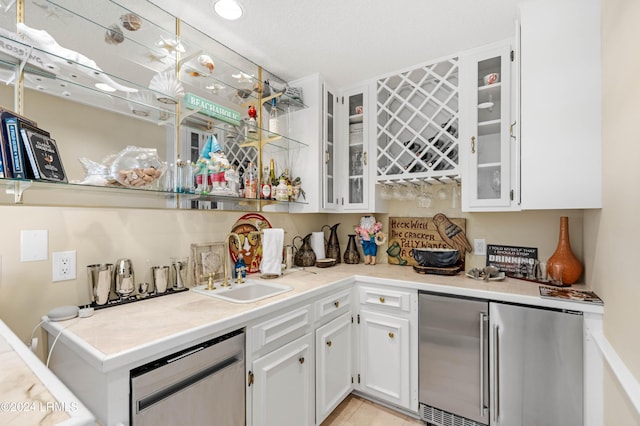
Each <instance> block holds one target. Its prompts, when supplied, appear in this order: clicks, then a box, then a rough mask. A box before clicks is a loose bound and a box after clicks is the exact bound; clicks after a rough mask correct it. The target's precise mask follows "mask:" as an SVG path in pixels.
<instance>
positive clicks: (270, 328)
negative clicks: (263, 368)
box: [251, 305, 311, 352]
mask: <svg viewBox="0 0 640 426" xmlns="http://www.w3.org/2000/svg"><path fill="white" fill-rule="evenodd" d="M310 308H311V307H310V305H306V306H304V307H302V308H299V309H296V310H294V311H291V312H287V313H285V314H282V315H279V316H277V317H275V318H272V319H269V320H267V321H265V322H263V323H260V324H258V325H256V326H253V327H251V336H252V344H253V347H252V350H253V351H254V352H255V351H258V350H260V349H262V348H263V347H264V346H267V345H271V344H274V345H275V346H282V345H284V344H286V343H287V342H289V341H292V340H293V339H295V338H297V337H300V336H302V335H304V334H305V333H306V332H307V330H309V328H310V326H311V309H310Z"/></svg>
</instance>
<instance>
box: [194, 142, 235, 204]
mask: <svg viewBox="0 0 640 426" xmlns="http://www.w3.org/2000/svg"><path fill="white" fill-rule="evenodd" d="M230 169H231V163H229V160H228V159H227V157H226V155H225V154H224V151H222V147H221V146H220V144H219V143H218V140H217V139H216V137H215V136H213V135H209V137H208V138H207V142H206V143H205V145H204V147H203V148H202V152H201V153H200V157H199V158H198V161H197V162H196V169H195V175H196V183H197V184H198V188H196V193H207V190H208V189H210V190H211V191H214V192H218V193H219V192H224V193H226V192H228V191H229V190H230V189H229V188H228V187H227V180H226V178H225V172H226V171H228V170H230ZM209 185H211V187H210V188H209Z"/></svg>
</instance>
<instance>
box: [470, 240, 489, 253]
mask: <svg viewBox="0 0 640 426" xmlns="http://www.w3.org/2000/svg"><path fill="white" fill-rule="evenodd" d="M473 254H475V255H476V256H486V255H487V241H486V240H485V239H484V238H476V239H474V240H473Z"/></svg>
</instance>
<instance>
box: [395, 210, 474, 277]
mask: <svg viewBox="0 0 640 426" xmlns="http://www.w3.org/2000/svg"><path fill="white" fill-rule="evenodd" d="M449 220H450V221H451V222H453V223H454V224H456V225H458V226H459V227H460V228H462V230H463V231H466V222H467V221H466V219H459V218H453V219H452V218H449ZM388 247H389V248H388V249H387V255H388V260H387V262H388V263H390V264H393V265H406V266H413V265H417V262H416V261H415V259H414V258H413V255H412V253H411V250H412V249H414V248H452V247H451V246H449V245H448V244H447V243H446V242H444V240H443V239H442V237H441V236H440V234H439V233H438V229H437V228H436V225H435V223H433V218H430V217H390V218H389V241H388Z"/></svg>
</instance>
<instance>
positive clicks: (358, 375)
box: [358, 373, 360, 384]
mask: <svg viewBox="0 0 640 426" xmlns="http://www.w3.org/2000/svg"><path fill="white" fill-rule="evenodd" d="M358 384H360V373H358Z"/></svg>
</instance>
